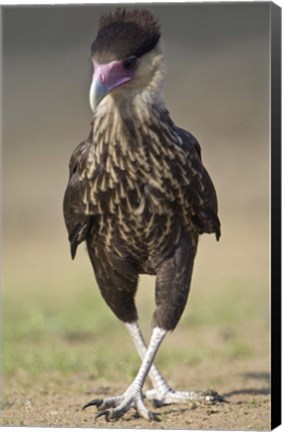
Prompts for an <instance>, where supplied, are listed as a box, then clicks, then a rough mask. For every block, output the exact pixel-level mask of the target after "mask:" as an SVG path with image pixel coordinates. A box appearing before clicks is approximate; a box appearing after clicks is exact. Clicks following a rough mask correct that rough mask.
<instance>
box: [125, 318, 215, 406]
mask: <svg viewBox="0 0 282 432" xmlns="http://www.w3.org/2000/svg"><path fill="white" fill-rule="evenodd" d="M125 326H126V328H127V330H128V332H129V334H130V336H131V338H132V341H133V343H134V345H135V347H136V349H137V352H138V354H139V356H140V357H141V359H143V358H144V355H145V353H146V350H147V347H146V343H145V341H144V338H143V335H142V332H141V330H140V327H139V325H138V322H137V321H135V322H132V323H125ZM149 376H150V379H151V381H152V384H153V387H154V388H153V389H150V390H147V391H146V392H145V396H146V398H147V399H150V400H152V401H153V403H154V405H155V406H161V405H167V404H171V403H183V402H189V401H203V402H209V403H211V402H216V401H222V400H223V398H222V396H220V395H219V394H217V393H216V392H215V391H211V390H209V391H207V392H193V391H191V392H184V391H176V390H174V389H173V388H171V387H170V386H169V385H168V383H167V382H166V380H165V379H164V377H163V376H162V374H161V373H160V372H159V370H158V369H157V367H156V366H155V364H154V363H153V364H152V366H151V369H150V371H149Z"/></svg>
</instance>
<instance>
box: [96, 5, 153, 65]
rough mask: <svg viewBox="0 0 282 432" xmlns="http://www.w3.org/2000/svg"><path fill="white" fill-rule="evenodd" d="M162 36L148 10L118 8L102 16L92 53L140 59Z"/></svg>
mask: <svg viewBox="0 0 282 432" xmlns="http://www.w3.org/2000/svg"><path fill="white" fill-rule="evenodd" d="M160 36H161V31H160V24H159V22H158V20H157V19H156V18H155V17H154V16H153V15H152V14H151V12H150V11H148V10H147V9H134V10H127V9H124V8H117V9H116V10H115V11H113V12H110V13H107V14H104V15H102V16H101V18H100V20H99V30H98V34H97V37H96V39H95V41H94V42H93V44H92V46H91V52H92V55H98V56H99V55H105V54H112V56H114V57H116V58H118V59H121V58H126V57H127V56H131V55H135V56H136V57H141V56H142V55H143V54H145V53H146V52H148V51H150V50H151V49H153V48H154V47H155V46H156V44H157V43H158V41H159V38H160Z"/></svg>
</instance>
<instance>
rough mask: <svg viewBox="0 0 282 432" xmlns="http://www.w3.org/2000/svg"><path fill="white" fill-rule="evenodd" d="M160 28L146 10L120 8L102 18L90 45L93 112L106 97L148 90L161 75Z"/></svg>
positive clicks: (117, 96)
mask: <svg viewBox="0 0 282 432" xmlns="http://www.w3.org/2000/svg"><path fill="white" fill-rule="evenodd" d="M159 39H160V26H159V23H158V21H157V20H156V19H155V17H154V16H153V15H152V14H151V13H150V12H149V11H148V10H146V9H139V10H125V9H120V8H117V9H116V10H115V11H114V12H113V13H110V14H106V15H102V17H101V18H100V21H99V29H98V34H97V36H96V39H95V41H94V42H93V44H92V46H91V61H92V65H93V78H92V83H91V87H90V94H89V101H90V106H91V109H92V111H93V112H95V110H96V108H97V106H98V105H99V103H100V102H101V101H102V100H103V99H104V98H105V96H107V95H109V94H111V95H112V96H113V97H115V98H116V99H119V98H120V97H121V96H123V99H126V98H127V99H128V96H129V94H134V92H136V93H137V92H139V91H140V90H142V89H144V88H146V86H148V85H149V83H151V82H153V80H154V77H155V78H157V77H158V76H159V75H162V74H161V67H160V66H161V65H162V64H163V51H162V49H161V47H160V44H159Z"/></svg>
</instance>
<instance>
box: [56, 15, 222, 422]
mask: <svg viewBox="0 0 282 432" xmlns="http://www.w3.org/2000/svg"><path fill="white" fill-rule="evenodd" d="M91 61H92V64H93V71H94V72H93V80H92V84H91V88H90V106H91V108H92V110H93V113H94V114H93V119H92V122H91V130H90V134H89V136H88V138H87V139H86V140H85V141H83V142H82V143H81V144H80V145H79V146H78V147H77V148H76V149H75V150H74V152H73V154H72V156H71V159H70V165H69V168H70V177H69V182H68V186H67V189H66V192H65V196H64V217H65V223H66V226H67V230H68V234H69V241H70V249H71V255H72V258H74V257H75V254H76V250H77V246H78V245H79V244H80V243H81V242H83V241H85V242H86V244H87V249H88V254H89V258H90V260H91V263H92V266H93V269H94V273H95V277H96V280H97V284H98V286H99V289H100V291H101V294H102V296H103V298H104V300H105V301H106V303H107V304H108V306H109V307H110V308H111V309H112V311H113V312H114V314H115V315H116V316H117V317H118V318H119V319H120V320H121V321H123V322H124V323H125V326H126V328H127V330H128V331H129V333H130V335H131V337H132V339H133V342H134V344H135V346H136V349H137V351H138V353H139V355H140V357H141V366H140V368H139V371H138V373H137V375H136V377H135V379H134V381H133V382H132V383H131V384H130V386H129V387H128V388H127V390H126V391H125V392H124V393H123V394H122V395H120V396H115V397H107V398H105V399H94V400H92V401H91V402H89V403H88V404H86V405H85V407H88V406H91V405H95V406H96V407H97V408H98V410H99V414H98V416H101V415H104V416H105V417H106V419H107V420H110V419H117V418H119V417H121V416H122V415H123V414H124V413H125V412H127V411H128V410H129V409H130V408H131V407H135V408H136V410H137V412H138V413H139V415H140V416H143V417H145V418H146V419H148V420H151V419H155V418H156V416H155V414H153V413H152V412H151V411H149V410H148V409H147V408H146V406H145V405H144V402H143V398H144V395H143V393H142V388H143V384H144V381H145V379H146V377H147V375H149V377H150V379H151V381H152V385H153V389H151V390H149V391H147V392H146V393H145V396H146V397H147V398H148V399H153V400H154V401H155V402H156V401H157V402H158V403H159V404H168V403H174V402H184V401H187V400H191V399H197V398H201V399H202V400H209V399H212V398H216V397H217V396H216V395H212V394H209V393H195V392H181V391H175V390H174V389H172V388H171V387H170V386H169V385H168V384H167V382H166V381H165V379H164V378H163V376H162V375H161V373H160V372H159V370H158V369H157V368H156V366H155V365H154V359H155V356H156V354H157V351H158V348H159V347H160V345H161V342H162V340H163V339H164V337H165V335H166V334H167V332H169V331H171V330H173V329H174V328H175V327H176V325H177V323H178V321H179V319H180V317H181V315H182V312H183V310H184V308H185V305H186V302H187V297H188V293H189V288H190V282H191V276H192V270H193V263H194V258H195V255H196V251H197V244H198V238H199V234H202V233H215V236H216V238H217V239H219V237H220V222H219V219H218V217H217V198H216V192H215V189H214V186H213V183H212V181H211V179H210V177H209V174H208V172H207V171H206V169H205V168H204V166H203V163H202V160H201V149H200V146H199V144H198V142H197V140H196V139H195V138H194V136H193V135H192V134H191V133H189V132H187V131H185V130H184V129H181V128H180V127H178V126H176V125H175V124H174V122H173V121H172V119H171V118H170V115H169V112H168V111H167V109H166V106H165V101H164V95H163V84H164V73H165V63H164V52H163V49H162V45H161V40H160V26H159V23H158V21H157V20H156V19H155V17H154V16H152V14H151V13H150V12H149V11H148V10H145V9H141V10H131V11H128V10H124V9H120V8H118V9H117V10H115V11H114V12H113V13H110V14H106V15H103V16H102V17H101V18H100V22H99V29H98V34H97V37H96V39H95V41H94V42H93V44H92V46H91ZM144 273H145V274H150V275H156V294H155V300H156V309H155V312H154V314H153V330H152V335H151V339H150V342H149V345H148V346H146V344H145V342H144V339H143V336H142V334H141V331H140V328H139V326H138V317H137V310H136V307H135V302H134V297H135V293H136V290H137V284H138V276H139V274H144Z"/></svg>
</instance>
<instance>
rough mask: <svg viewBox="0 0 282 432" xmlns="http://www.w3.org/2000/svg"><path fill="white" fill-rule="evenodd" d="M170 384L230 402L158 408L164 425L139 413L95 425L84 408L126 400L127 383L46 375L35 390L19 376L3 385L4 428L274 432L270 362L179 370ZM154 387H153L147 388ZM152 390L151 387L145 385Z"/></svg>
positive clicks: (206, 362) (207, 362)
mask: <svg viewBox="0 0 282 432" xmlns="http://www.w3.org/2000/svg"><path fill="white" fill-rule="evenodd" d="M176 369H177V370H174V372H173V373H172V374H170V375H173V376H172V379H171V380H170V382H172V383H173V385H175V387H176V388H177V389H179V390H181V389H183V390H188V389H189V390H192V389H197V388H198V389H201V390H207V387H206V385H207V383H211V382H214V383H215V385H214V386H213V387H215V388H214V389H215V390H217V391H218V392H219V393H220V394H221V395H222V396H223V397H224V399H225V402H217V403H215V404H203V403H187V404H179V405H167V406H163V407H161V408H153V407H152V404H151V402H149V401H146V402H145V403H146V405H147V406H148V407H150V408H151V409H152V410H153V411H154V412H158V413H160V414H161V422H154V421H153V422H148V421H146V420H144V419H141V418H138V416H137V415H136V413H135V411H134V409H131V410H130V411H128V412H127V413H126V414H125V415H124V417H123V418H122V419H119V420H118V421H111V422H107V421H106V420H105V418H103V417H101V418H98V419H96V420H95V415H96V412H97V409H96V408H95V407H90V408H88V410H85V411H82V410H81V407H82V406H83V405H84V404H85V403H86V402H88V401H89V400H90V399H92V398H94V397H99V398H101V397H103V396H109V395H117V394H121V393H122V392H123V391H124V390H125V388H126V386H127V385H128V383H126V382H118V380H116V382H114V383H110V382H107V381H106V380H105V379H103V378H101V379H99V380H98V381H97V380H95V381H94V380H93V379H92V380H91V377H89V376H88V375H87V374H86V373H85V374H81V373H80V374H77V375H75V374H74V375H72V376H68V377H64V378H62V376H60V375H59V374H58V375H56V374H52V375H50V374H47V373H42V374H41V376H40V377H38V378H37V379H36V380H35V381H34V382H33V383H32V384H31V383H30V380H29V379H27V377H26V376H25V373H24V371H19V372H18V374H17V376H14V377H13V379H12V380H11V379H7V380H5V381H4V385H5V395H4V409H3V412H2V415H3V417H2V424H3V425H4V426H50V427H51V426H53V427H55V426H57V427H59V426H60V427H62V426H63V427H95V428H96V427H97V428H109V429H112V428H131V429H132V428H134V429H135V428H136V429H186V430H187V429H192V430H193V429H214V430H232V429H233V430H234V429H236V430H267V429H268V430H269V429H270V388H269V373H268V358H267V355H266V356H264V357H260V358H257V359H256V360H255V361H254V359H253V358H252V359H251V358H246V359H242V358H241V359H236V358H235V359H233V360H232V361H229V362H228V364H227V363H226V364H225V363H224V362H222V363H220V365H219V368H218V369H217V370H215V364H214V362H213V361H212V359H205V360H204V361H203V362H201V364H200V365H196V366H193V367H190V368H189V369H188V370H187V368H183V369H181V368H176ZM148 384H149V383H148ZM146 386H147V384H146Z"/></svg>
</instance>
